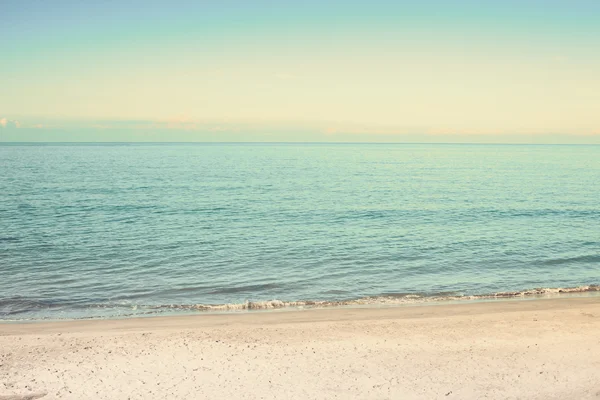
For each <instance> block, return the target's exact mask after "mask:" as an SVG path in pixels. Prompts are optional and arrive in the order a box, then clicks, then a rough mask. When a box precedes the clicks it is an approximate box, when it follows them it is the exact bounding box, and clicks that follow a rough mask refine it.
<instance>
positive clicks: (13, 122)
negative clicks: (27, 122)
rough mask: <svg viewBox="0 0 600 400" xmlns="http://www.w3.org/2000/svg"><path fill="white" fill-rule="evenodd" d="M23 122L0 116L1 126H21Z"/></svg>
mask: <svg viewBox="0 0 600 400" xmlns="http://www.w3.org/2000/svg"><path fill="white" fill-rule="evenodd" d="M20 127H21V123H20V122H19V121H17V120H13V119H8V118H6V117H4V118H0V128H20Z"/></svg>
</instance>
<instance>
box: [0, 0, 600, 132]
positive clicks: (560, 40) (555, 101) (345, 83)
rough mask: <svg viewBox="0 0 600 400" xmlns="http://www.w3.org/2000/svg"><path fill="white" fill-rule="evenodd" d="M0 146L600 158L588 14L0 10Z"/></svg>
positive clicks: (249, 3) (594, 39) (554, 2)
mask: <svg viewBox="0 0 600 400" xmlns="http://www.w3.org/2000/svg"><path fill="white" fill-rule="evenodd" d="M0 21H1V22H0V141H294V142H295V141H300V142H302V141H309V142H310V141H333V142H335V141H343V142H352V141H361V142H364V141H367V142H368V141H375V142H386V141H390V142H500V143H529V142H531V143H600V23H599V22H598V21H600V1H598V0H543V1H542V0H518V1H517V0H502V1H494V0H478V1H474V0H454V1H447V0H421V1H402V0H395V1H387V0H385V1H383V0H370V1H353V0H345V1H338V0H330V1H322V0H319V1H316V0H303V1H283V0H281V1H262V0H238V1H234V0H219V1H202V0H197V1H181V0H172V1H153V0H144V1H133V0H130V1H128V0H122V1H116V0H112V1H111V0H103V1H94V2H87V1H79V0H76V1H75V0H72V1H67V0H62V1H61V0H54V1H44V0H36V1H34V0H2V1H0Z"/></svg>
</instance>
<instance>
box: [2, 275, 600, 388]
mask: <svg viewBox="0 0 600 400" xmlns="http://www.w3.org/2000/svg"><path fill="white" fill-rule="evenodd" d="M571 297H600V285H596V284H590V285H582V286H576V287H557V288H536V289H526V290H520V291H510V292H498V293H493V294H477V295H430V296H424V295H417V294H414V295H413V294H407V295H397V296H393V295H388V296H373V297H362V298H358V299H349V300H337V301H333V300H331V301H318V300H315V301H311V300H300V301H281V300H268V301H246V302H244V303H227V304H171V305H163V306H143V305H140V306H133V307H135V310H137V309H138V307H142V309H145V308H146V307H147V308H148V310H149V311H146V312H139V313H130V314H125V313H123V314H119V315H107V316H89V317H81V318H40V319H35V318H31V319H0V326H2V325H3V324H35V323H42V322H62V321H64V322H67V321H93V320H101V321H105V320H113V319H114V320H122V319H135V318H156V317H183V316H193V315H230V314H234V315H235V314H246V313H264V312H298V311H307V310H321V309H338V308H341V309H344V308H349V309H361V308H366V309H370V308H375V309H377V308H394V307H413V306H414V307H422V306H428V305H436V306H437V305H451V304H470V303H479V302H503V301H530V300H550V299H563V298H571ZM151 310H159V311H151ZM160 310H166V311H160ZM0 400H1V399H0Z"/></svg>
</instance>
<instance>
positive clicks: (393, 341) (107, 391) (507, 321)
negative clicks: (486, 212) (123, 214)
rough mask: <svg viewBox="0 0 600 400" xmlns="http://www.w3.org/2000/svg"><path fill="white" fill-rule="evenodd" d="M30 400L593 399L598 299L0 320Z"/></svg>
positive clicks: (9, 378) (19, 387) (4, 352)
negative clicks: (74, 319)
mask: <svg viewBox="0 0 600 400" xmlns="http://www.w3.org/2000/svg"><path fill="white" fill-rule="evenodd" d="M34 398H41V399H44V400H47V399H166V398H169V399H229V398H231V399H482V398H488V399H559V398H560V399H600V297H581V298H577V297H574V298H557V299H541V300H524V301H497V302H480V303H462V304H443V305H424V306H410V307H394V308H363V309H361V308H354V309H352V308H335V309H314V310H305V311H290V312H287V311H286V312H259V313H238V314H220V315H219V314H198V315H190V316H170V317H156V318H136V319H125V320H94V321H65V322H44V323H30V324H12V323H5V324H0V400H7V399H34Z"/></svg>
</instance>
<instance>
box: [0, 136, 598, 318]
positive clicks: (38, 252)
mask: <svg viewBox="0 0 600 400" xmlns="http://www.w3.org/2000/svg"><path fill="white" fill-rule="evenodd" d="M0 228H1V229H0V319H13V320H14V319H39V318H82V317H99V316H103V317H106V316H129V315H140V314H146V313H163V312H173V311H177V310H187V309H189V308H191V309H192V310H193V309H196V308H194V307H192V306H193V305H196V304H204V305H224V304H230V305H235V304H243V303H245V302H246V301H251V302H255V303H253V304H255V305H260V304H263V303H260V302H262V301H267V300H274V299H276V300H280V301H284V302H290V301H292V302H293V301H307V300H308V301H325V302H337V301H340V302H342V304H347V303H343V302H347V301H348V300H356V299H363V300H364V301H368V302H374V303H377V302H378V301H381V302H385V301H389V300H390V299H397V300H398V301H400V302H401V301H404V300H409V299H419V298H423V297H427V296H463V295H477V294H490V293H497V292H504V291H520V290H524V289H531V288H556V287H575V286H580V285H590V284H598V283H600V146H530V145H523V146H521V145H429V144H427V145H399V144H168V145H166V144H163V145H158V144H154V145H152V144H108V145H97V144H96V145H91V144H82V145H75V144H63V145H8V144H4V145H1V146H0ZM365 298H370V299H367V300H365ZM359 301H362V300H359ZM350 303H352V302H350ZM270 304H271V305H281V303H270ZM300 304H301V303H300ZM232 307H234V306H232ZM215 309H218V307H215Z"/></svg>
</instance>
